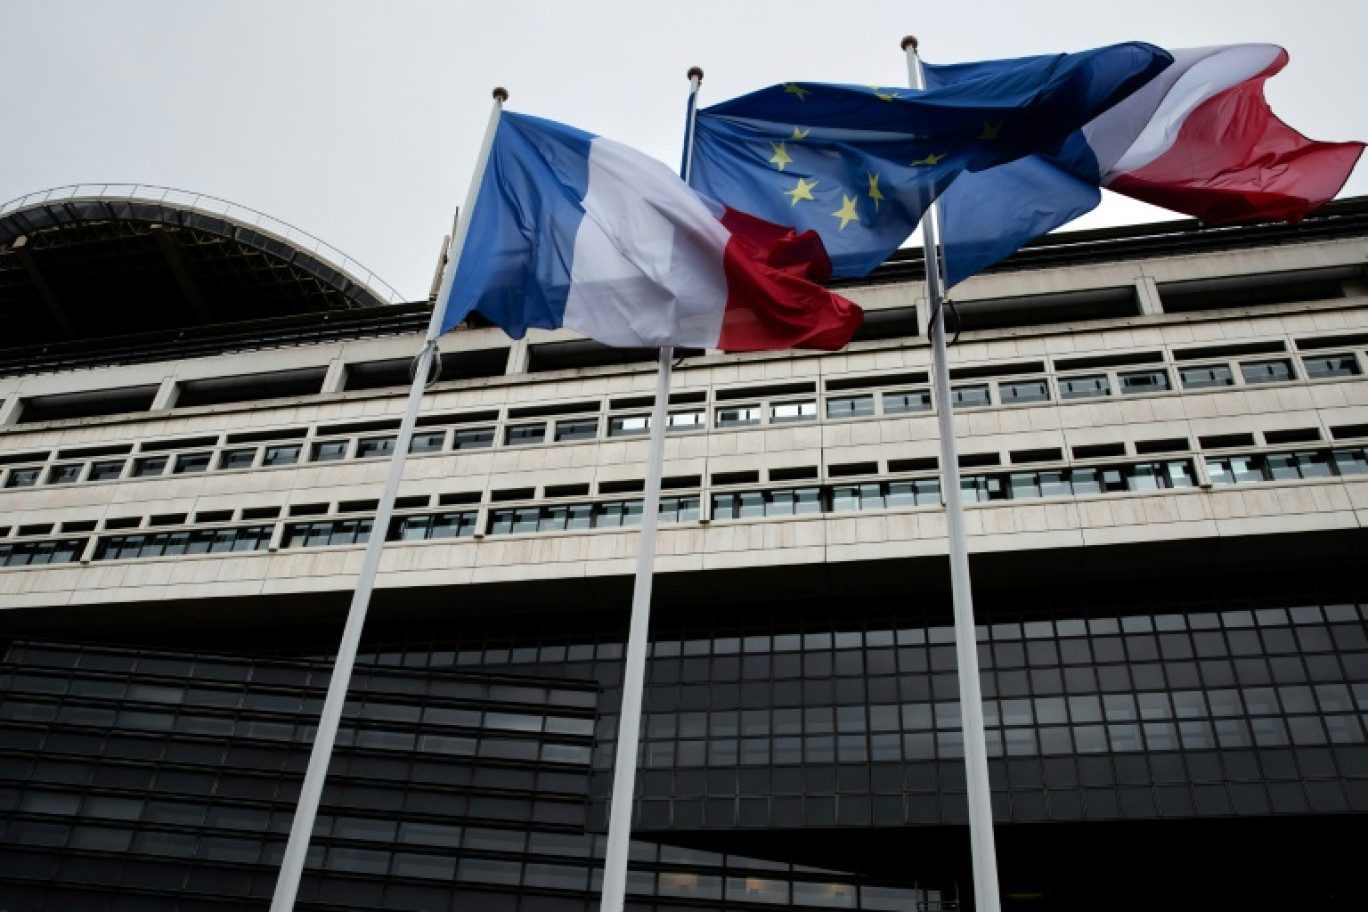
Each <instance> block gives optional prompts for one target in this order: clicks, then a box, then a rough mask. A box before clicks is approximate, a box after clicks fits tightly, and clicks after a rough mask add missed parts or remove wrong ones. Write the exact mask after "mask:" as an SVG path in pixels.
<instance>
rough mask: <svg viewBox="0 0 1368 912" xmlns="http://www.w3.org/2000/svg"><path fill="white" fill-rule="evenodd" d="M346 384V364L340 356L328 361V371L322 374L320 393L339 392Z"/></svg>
mask: <svg viewBox="0 0 1368 912" xmlns="http://www.w3.org/2000/svg"><path fill="white" fill-rule="evenodd" d="M346 386H347V365H345V364H343V363H342V359H341V358H333V359H332V361H330V362H328V372H327V373H326V374H324V375H323V388H322V389H321V390H319V392H320V393H340V392H342V390H343V389H345V388H346Z"/></svg>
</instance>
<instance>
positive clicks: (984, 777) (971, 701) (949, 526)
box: [902, 35, 1001, 912]
mask: <svg viewBox="0 0 1368 912" xmlns="http://www.w3.org/2000/svg"><path fill="white" fill-rule="evenodd" d="M902 49H903V51H904V52H905V53H906V54H907V77H908V81H909V83H910V84H911V86H912V88H914V89H924V88H926V77H925V74H924V73H923V72H922V64H921V58H920V57H918V56H917V39H916V38H914V37H912V36H910V35H909V36H908V37H906V38H904V39H903V40H902ZM939 235H940V207H939V206H938V204H937V203H935V202H932V203H931V205H930V206H929V207H928V208H927V210H926V217H925V218H923V219H922V246H923V249H924V250H925V251H926V297H927V303H928V305H929V306H930V310H931V317H930V325H929V326H928V327H927V332H928V333H929V335H930V337H931V373H932V376H933V383H934V388H935V397H936V423H937V426H938V430H939V431H940V464H941V491H942V493H943V496H944V498H945V526H946V536H947V538H948V541H949V552H950V590H951V596H952V600H953V602H954V607H955V659H956V668H957V670H958V673H959V693H960V713H961V717H962V719H963V727H964V771H965V779H966V782H967V785H968V796H969V843H970V849H971V854H972V857H973V866H974V908H975V909H977V910H978V912H998V910H999V909H1000V908H1001V899H1000V898H999V894H998V878H997V849H996V847H995V846H994V844H993V802H992V792H991V790H990V787H989V784H988V745H987V741H986V739H985V737H984V732H983V695H982V692H981V689H980V686H979V667H978V644H977V642H976V640H975V633H974V596H973V592H972V588H971V586H970V580H969V544H968V541H967V540H966V538H965V534H964V499H963V497H962V495H961V492H960V475H959V452H958V447H957V446H956V445H955V421H954V410H953V408H952V406H951V402H950V371H949V368H948V367H947V365H946V355H945V306H944V305H945V289H944V287H943V284H942V263H941V260H942V251H941V247H940V240H939Z"/></svg>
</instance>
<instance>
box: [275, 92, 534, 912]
mask: <svg viewBox="0 0 1368 912" xmlns="http://www.w3.org/2000/svg"><path fill="white" fill-rule="evenodd" d="M507 100H508V92H506V91H504V90H503V89H501V88H498V89H495V90H494V107H493V110H492V111H490V114H489V125H488V127H487V128H486V130H485V137H484V143H483V145H481V147H480V154H479V158H478V159H477V164H476V167H475V174H474V177H473V178H472V179H471V183H470V191H469V192H468V193H467V195H466V204H465V206H463V207H462V208H461V209H460V215H459V219H458V221H457V224H456V231H455V234H454V235H453V237H452V239H451V245H450V246H449V247H448V248H447V250H448V253H447V262H446V267H445V269H444V271H443V273H442V285H441V290H440V291H439V292H438V294H437V301H436V303H435V304H434V305H433V308H432V319H431V320H430V321H429V322H428V329H427V336H426V337H425V338H424V340H423V350H422V351H421V352H420V353H419V355H418V358H417V365H416V366H415V368H414V372H413V385H412V386H411V387H410V388H409V395H408V406H407V409H406V410H405V412H404V418H403V421H401V422H400V424H399V433H398V435H397V436H396V437H395V440H394V453H393V455H392V456H391V457H390V466H389V474H388V475H387V476H386V478H385V487H384V492H383V493H382V494H381V496H380V503H379V505H378V506H377V507H376V512H375V521H374V522H373V523H372V525H371V532H370V538H369V540H368V541H367V542H366V553H365V556H364V557H363V558H362V559H361V572H360V574H359V575H358V576H357V580H356V590H355V591H354V592H353V594H352V601H351V607H350V608H349V609H347V623H346V627H345V628H344V629H343V632H342V642H341V644H339V646H338V647H337V659H336V660H335V661H334V662H333V671H332V679H331V680H330V681H329V682H328V695H327V698H326V699H325V700H324V701H323V712H322V714H321V716H320V717H319V720H318V733H317V735H315V737H314V743H313V749H312V751H311V752H310V754H309V766H308V769H307V770H306V771H305V773H304V784H303V785H302V786H301V788H300V791H299V803H298V805H296V807H295V816H294V822H293V823H292V824H291V825H290V838H289V841H288V842H286V844H285V856H284V858H283V859H282V860H281V863H280V876H279V877H278V878H277V879H276V888H275V895H274V896H273V897H272V899H271V912H292V910H293V909H294V904H295V896H296V894H298V892H299V881H300V877H301V876H302V875H303V873H304V861H305V858H306V857H307V855H308V852H309V838H310V836H311V835H312V834H313V828H314V820H315V818H316V817H317V816H318V803H319V800H320V798H321V796H322V794H323V781H324V779H326V778H327V775H328V764H329V763H330V762H331V760H332V753H333V746H334V744H335V743H336V741H337V727H338V723H339V722H340V721H341V718H342V708H343V706H344V704H345V703H346V700H347V689H348V686H349V685H350V683H351V676H352V668H353V666H354V665H355V664H356V652H357V649H358V648H359V647H360V645H361V631H362V629H363V628H364V627H365V624H366V612H367V610H368V609H369V608H370V597H371V591H372V590H373V589H374V588H375V577H376V573H377V571H378V570H379V569H380V553H381V551H382V550H383V549H384V546H385V535H386V533H387V532H388V530H389V524H390V518H391V516H392V515H393V513H394V500H395V497H396V496H397V495H398V493H399V482H400V480H401V479H402V478H403V476H404V461H405V459H406V458H407V456H408V451H409V445H410V443H411V442H412V440H413V428H414V425H415V424H416V423H417V420H418V409H419V406H420V405H421V404H422V400H423V390H424V388H425V387H426V386H427V379H428V375H429V372H430V371H431V370H432V361H433V359H434V358H435V357H436V353H437V337H438V336H439V335H441V332H442V317H443V316H444V314H445V310H446V302H447V299H448V297H450V294H451V283H452V280H453V278H454V276H455V274H456V264H457V262H458V261H459V260H460V256H461V250H462V248H463V247H464V246H465V238H466V233H467V232H468V231H469V229H470V215H471V213H472V212H473V211H474V210H475V198H476V196H477V195H478V194H479V192H480V184H481V183H482V182H483V180H484V172H485V166H486V165H487V164H488V162H489V150H490V148H491V146H492V145H493V143H494V131H495V130H496V129H497V128H498V125H499V115H500V114H501V113H502V112H503V103H504V102H505V101H507Z"/></svg>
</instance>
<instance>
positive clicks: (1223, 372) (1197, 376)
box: [1178, 364, 1235, 389]
mask: <svg viewBox="0 0 1368 912" xmlns="http://www.w3.org/2000/svg"><path fill="white" fill-rule="evenodd" d="M1178 376H1179V378H1180V379H1181V380H1182V381H1183V388H1184V389H1207V388H1208V387H1213V386H1234V385H1235V373H1234V372H1233V371H1232V370H1231V369H1230V365H1228V364H1203V365H1201V366H1199V367H1180V368H1178Z"/></svg>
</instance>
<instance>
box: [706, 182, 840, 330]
mask: <svg viewBox="0 0 1368 912" xmlns="http://www.w3.org/2000/svg"><path fill="white" fill-rule="evenodd" d="M720 221H721V222H722V226H723V227H724V228H726V229H727V231H728V232H729V233H730V234H731V238H730V239H729V240H728V241H727V246H726V248H725V249H724V250H723V253H722V268H723V271H724V273H725V274H726V277H727V305H726V310H725V311H724V312H723V315H722V329H721V333H720V334H719V338H718V342H717V347H718V348H720V349H722V350H723V351H765V350H770V349H783V348H815V349H822V350H825V351H835V350H837V349H840V348H844V347H845V345H846V343H848V342H849V341H850V339H851V337H852V336H853V335H854V334H855V331H856V330H858V329H859V328H860V324H861V322H862V321H863V319H864V313H863V311H861V310H860V308H859V306H858V305H856V304H854V303H853V302H851V301H849V300H847V299H846V298H843V297H841V296H840V295H838V294H835V293H834V292H831V291H828V290H827V289H825V288H823V287H822V285H821V284H820V283H822V282H825V281H826V280H827V279H829V278H831V259H830V258H829V257H828V256H827V252H826V248H825V246H823V244H822V239H821V238H820V237H818V236H817V233H816V232H815V231H804V232H802V233H798V232H795V231H794V230H793V229H792V228H785V227H783V226H780V225H775V224H773V223H772V222H767V221H765V220H763V219H759V218H756V217H755V216H753V215H747V214H746V213H744V212H738V211H737V210H735V209H731V208H727V209H726V211H725V212H724V213H723V215H722V216H721V218H720Z"/></svg>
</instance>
